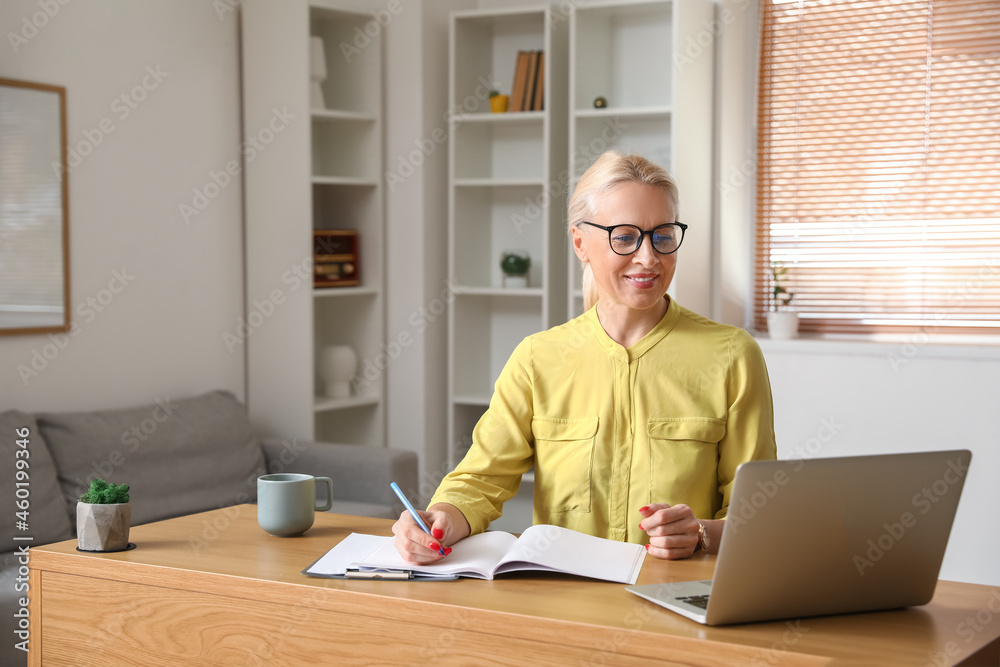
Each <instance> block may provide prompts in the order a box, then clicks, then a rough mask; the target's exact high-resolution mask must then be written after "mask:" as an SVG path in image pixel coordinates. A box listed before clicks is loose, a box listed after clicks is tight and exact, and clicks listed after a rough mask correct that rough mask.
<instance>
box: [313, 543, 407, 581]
mask: <svg viewBox="0 0 1000 667" xmlns="http://www.w3.org/2000/svg"><path fill="white" fill-rule="evenodd" d="M390 539H391V538H390ZM385 540H386V538H385V537H384V536H382V535H364V534H361V533H351V534H350V535H348V536H347V537H345V538H344V539H343V540H341V541H340V543H339V544H337V546H335V547H333V548H332V549H330V550H329V551H327V552H326V554H325V555H323V557H321V558H320V559H319V560H317V561H316V562H315V563H313V564H312V565H310V566H309V567H308V568H306V571H305V573H306V574H309V575H312V576H314V577H326V576H343V575H344V573H345V572H346V571H347V568H348V566H350V565H351V564H352V563H354V562H356V561H359V560H364V559H365V558H367V557H368V556H369V555H371V554H372V553H374V552H375V551H376V550H377V549H378V548H379V547H380V546H382V545H383V544H384V543H385Z"/></svg>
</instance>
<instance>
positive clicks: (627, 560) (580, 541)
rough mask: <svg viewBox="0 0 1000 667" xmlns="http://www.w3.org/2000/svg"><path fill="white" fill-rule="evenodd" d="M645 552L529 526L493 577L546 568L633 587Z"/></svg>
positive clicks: (631, 546) (566, 531)
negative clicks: (505, 573)
mask: <svg viewBox="0 0 1000 667" xmlns="http://www.w3.org/2000/svg"><path fill="white" fill-rule="evenodd" d="M645 556H646V549H645V547H643V546H642V545H641V544H630V543H628V542H615V541H614V540H606V539H604V538H601V537H594V536H593V535H586V534H584V533H580V532H577V531H575V530H570V529H569V528H560V527H558V526H549V525H537V526H531V527H530V528H528V529H527V530H525V531H524V532H523V533H521V538H520V539H519V540H518V541H517V544H515V545H514V546H513V547H511V548H510V549H509V550H508V552H507V555H506V556H505V557H504V558H503V559H502V560H501V561H500V565H498V566H497V568H496V572H497V574H499V573H501V572H514V571H518V570H539V569H546V570H552V571H554V572H564V573H566V574H575V575H578V576H581V577H591V578H593V579H604V580H606V581H617V582H620V583H623V584H634V583H635V582H636V579H638V577H639V570H641V569H642V562H643V558H644V557H645Z"/></svg>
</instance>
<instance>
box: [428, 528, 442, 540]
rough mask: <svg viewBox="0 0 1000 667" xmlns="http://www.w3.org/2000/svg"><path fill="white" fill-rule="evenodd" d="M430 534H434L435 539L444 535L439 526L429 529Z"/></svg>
mask: <svg viewBox="0 0 1000 667" xmlns="http://www.w3.org/2000/svg"><path fill="white" fill-rule="evenodd" d="M431 535H433V536H434V539H435V540H440V539H441V538H442V537H444V531H443V530H441V529H440V528H435V529H434V530H432V531H431Z"/></svg>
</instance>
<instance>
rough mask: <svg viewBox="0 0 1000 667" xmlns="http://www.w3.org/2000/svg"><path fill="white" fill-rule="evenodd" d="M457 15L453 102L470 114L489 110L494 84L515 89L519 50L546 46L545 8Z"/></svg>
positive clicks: (514, 113) (454, 35)
mask: <svg viewBox="0 0 1000 667" xmlns="http://www.w3.org/2000/svg"><path fill="white" fill-rule="evenodd" d="M453 16H454V23H453V27H454V31H453V40H454V41H453V53H452V57H453V58H454V63H453V64H454V80H453V81H452V84H453V87H452V104H453V105H454V106H455V108H456V109H457V110H461V111H462V112H466V113H468V114H469V115H474V114H489V113H490V104H489V99H488V97H487V96H488V94H489V90H490V88H496V89H497V90H499V91H500V92H502V93H505V94H508V95H509V94H510V93H511V88H512V87H513V82H514V70H515V68H516V66H517V52H518V51H542V50H544V49H545V12H544V11H543V10H523V9H521V10H510V11H498V12H490V13H486V14H483V13H482V12H475V13H464V12H459V13H456V14H454V15H453ZM546 92H548V91H546ZM508 113H509V114H510V115H518V114H520V113H530V112H508Z"/></svg>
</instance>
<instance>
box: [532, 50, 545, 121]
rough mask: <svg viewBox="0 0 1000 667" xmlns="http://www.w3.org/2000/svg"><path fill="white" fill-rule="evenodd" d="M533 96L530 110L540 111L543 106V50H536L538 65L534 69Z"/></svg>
mask: <svg viewBox="0 0 1000 667" xmlns="http://www.w3.org/2000/svg"><path fill="white" fill-rule="evenodd" d="M535 72H536V73H535V79H536V83H535V97H534V100H532V104H531V110H532V111H541V110H542V109H544V108H545V104H544V102H545V51H539V52H538V67H537V68H536V70H535Z"/></svg>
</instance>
